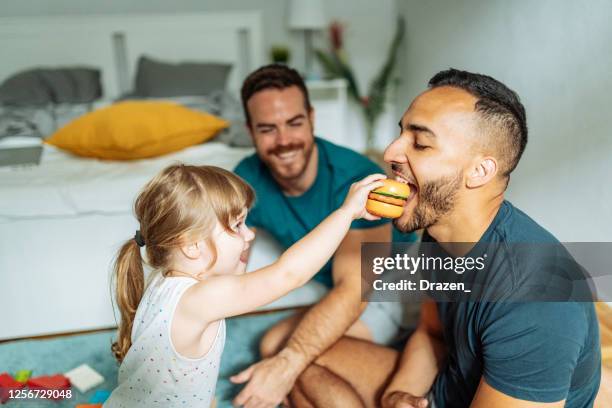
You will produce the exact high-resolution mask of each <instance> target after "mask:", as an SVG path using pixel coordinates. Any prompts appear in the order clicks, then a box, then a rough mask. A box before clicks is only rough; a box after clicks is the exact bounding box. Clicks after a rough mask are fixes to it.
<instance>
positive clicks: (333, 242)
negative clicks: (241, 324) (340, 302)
mask: <svg viewBox="0 0 612 408" xmlns="http://www.w3.org/2000/svg"><path fill="white" fill-rule="evenodd" d="M383 178H385V176H384V175H382V174H373V175H370V176H368V177H366V178H364V179H363V180H361V181H359V182H356V183H354V184H353V185H352V186H351V188H350V190H349V193H348V195H347V197H346V199H345V201H344V203H343V204H342V206H341V207H340V208H339V209H337V210H336V211H334V212H333V213H331V214H330V215H329V216H328V217H327V218H325V219H324V220H323V222H321V224H319V225H318V226H317V227H316V228H315V229H313V230H312V231H311V232H310V233H308V234H307V235H306V236H304V237H303V238H302V239H301V240H299V241H298V242H296V243H295V244H294V245H292V246H291V247H290V248H289V249H288V250H287V251H285V253H283V254H282V255H281V256H280V258H279V259H278V260H277V261H276V262H274V263H273V264H272V265H269V266H266V267H264V268H261V269H258V270H256V271H254V272H251V273H247V274H244V275H222V276H214V277H211V278H209V279H207V280H206V281H202V282H200V283H198V284H196V285H194V286H193V287H192V288H190V289H189V291H191V293H190V294H189V295H188V298H190V301H188V303H189V304H190V305H189V306H188V309H189V311H190V312H191V313H193V314H194V316H193V317H194V318H197V319H198V320H199V321H202V322H205V323H206V322H211V321H215V320H218V319H221V318H224V317H230V316H236V315H240V314H244V313H247V312H250V311H252V310H254V309H256V308H258V307H260V306H263V305H265V304H267V303H270V302H272V301H274V300H276V299H278V298H280V297H281V296H283V295H285V294H286V293H288V292H289V291H291V290H293V289H295V288H297V287H299V286H302V285H304V284H305V283H306V282H308V281H309V280H310V279H311V278H312V276H313V275H314V274H316V273H317V272H318V271H319V270H320V269H321V268H322V267H323V266H324V265H325V263H326V262H327V261H328V260H329V258H331V257H332V255H333V254H334V252H335V251H336V249H337V248H338V245H340V243H341V242H342V239H343V238H344V236H345V235H346V233H347V231H348V230H349V228H350V225H351V222H352V221H353V220H354V219H357V218H365V219H367V220H377V219H379V217H376V216H373V215H371V214H369V213H368V212H367V211H366V210H365V203H366V200H367V198H368V194H369V193H370V191H371V190H373V189H375V188H378V187H380V186H381V185H382V183H381V182H380V181H379V180H381V179H383ZM355 273H358V272H357V271H356V272H355ZM186 295H187V294H186ZM204 305H205V306H204Z"/></svg>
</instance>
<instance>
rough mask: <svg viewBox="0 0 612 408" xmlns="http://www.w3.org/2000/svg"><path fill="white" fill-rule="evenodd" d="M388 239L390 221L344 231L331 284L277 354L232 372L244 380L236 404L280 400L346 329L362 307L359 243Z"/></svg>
mask: <svg viewBox="0 0 612 408" xmlns="http://www.w3.org/2000/svg"><path fill="white" fill-rule="evenodd" d="M390 237H391V225H390V224H385V225H382V226H379V227H374V228H368V229H352V230H350V231H349V232H348V234H347V235H346V237H345V238H344V240H343V241H342V243H341V244H340V246H339V248H338V250H337V251H336V254H335V255H334V260H333V263H332V273H333V279H334V288H333V289H332V290H331V291H330V292H329V293H328V294H327V295H326V296H325V297H324V298H323V299H322V300H321V301H320V302H319V303H317V304H316V305H314V306H313V307H312V308H310V310H309V311H308V312H307V313H306V314H305V315H304V317H303V318H302V320H301V321H300V323H299V324H298V326H297V327H296V329H295V331H294V332H293V334H292V335H291V337H290V338H289V339H288V341H287V343H286V345H285V347H284V348H283V349H282V350H281V351H280V352H279V353H278V354H277V355H276V356H273V357H271V358H269V359H266V360H263V361H262V362H260V363H257V364H256V365H254V366H251V367H249V368H248V369H247V370H246V371H244V372H242V373H240V374H238V376H236V382H244V381H246V380H249V384H248V385H247V386H246V387H245V388H244V389H243V390H242V392H241V393H240V394H238V396H237V397H236V399H235V403H236V404H238V405H243V404H246V403H247V402H249V400H251V399H254V400H255V401H258V402H261V403H263V404H269V405H276V404H278V403H280V401H281V400H282V399H283V398H284V397H285V396H286V395H287V394H288V393H289V391H290V390H291V388H292V387H293V384H294V383H295V380H296V379H297V378H298V377H299V375H300V374H301V373H302V371H304V370H305V369H306V367H308V365H309V364H310V363H311V362H312V361H314V360H315V359H316V358H317V357H318V356H319V355H321V354H322V353H323V352H324V351H325V350H327V349H328V348H329V347H330V346H331V345H333V344H334V343H335V342H336V341H337V340H338V339H339V338H340V337H341V336H342V335H343V334H344V333H346V331H347V330H348V329H349V327H350V326H351V325H352V324H353V323H354V322H355V321H356V320H357V319H358V317H359V316H360V314H361V312H362V311H363V309H364V308H365V306H366V304H365V303H362V302H361V272H360V271H361V243H362V242H388V241H389V240H390ZM281 394H282V395H281ZM271 395H273V397H270V396H271ZM279 396H280V399H279ZM269 405H264V406H269ZM247 406H248V404H247Z"/></svg>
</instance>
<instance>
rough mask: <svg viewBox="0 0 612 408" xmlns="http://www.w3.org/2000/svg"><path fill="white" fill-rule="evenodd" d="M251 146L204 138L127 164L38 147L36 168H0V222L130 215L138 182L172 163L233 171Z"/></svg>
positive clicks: (148, 178) (141, 183) (143, 182)
mask: <svg viewBox="0 0 612 408" xmlns="http://www.w3.org/2000/svg"><path fill="white" fill-rule="evenodd" d="M252 152H253V149H252V148H235V147H229V146H227V145H225V144H223V143H218V142H209V143H204V144H200V145H197V146H193V147H190V148H188V149H185V150H182V151H180V152H176V153H173V154H169V155H165V156H162V157H157V158H153V159H146V160H134V161H128V162H118V161H104V160H96V159H89V158H80V157H76V156H73V155H71V154H69V153H66V152H64V151H62V150H60V149H57V148H55V147H53V146H49V145H43V152H42V156H41V160H40V164H39V165H38V166H23V167H2V168H0V222H3V221H4V222H7V221H10V220H12V219H20V218H41V217H42V218H44V217H57V216H75V215H83V214H126V213H130V212H131V209H132V205H133V201H134V199H135V197H136V196H137V194H138V192H139V190H140V189H141V188H142V186H143V185H144V184H145V183H146V182H147V181H148V180H150V179H151V178H152V177H153V176H154V175H155V174H157V173H158V172H159V171H160V170H161V169H163V168H164V167H166V166H168V165H170V164H172V163H175V162H177V161H180V162H184V163H188V164H195V165H202V164H208V165H215V166H219V167H223V168H225V169H229V170H231V169H233V168H234V166H235V165H236V164H238V162H239V161H240V160H241V159H242V158H244V157H245V156H247V155H248V154H250V153H252Z"/></svg>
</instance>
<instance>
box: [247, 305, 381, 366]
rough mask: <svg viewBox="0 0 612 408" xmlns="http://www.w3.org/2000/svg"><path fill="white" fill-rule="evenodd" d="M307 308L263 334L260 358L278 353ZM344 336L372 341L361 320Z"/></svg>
mask: <svg viewBox="0 0 612 408" xmlns="http://www.w3.org/2000/svg"><path fill="white" fill-rule="evenodd" d="M306 311H307V310H300V311H298V312H297V313H295V314H294V315H292V316H289V317H288V318H286V319H284V320H281V321H280V322H278V323H276V324H275V325H274V326H272V328H270V330H268V331H267V332H266V334H264V336H263V337H262V339H261V341H260V343H259V352H260V354H261V357H262V358H266V357H270V356H273V355H275V354H276V353H278V352H279V351H280V350H281V348H283V346H284V345H285V343H287V340H288V339H289V337H291V334H292V333H293V331H294V330H295V328H296V327H297V326H298V324H299V323H300V321H301V320H302V318H303V317H304V314H306ZM346 336H349V337H354V338H357V339H363V340H368V341H372V333H370V329H369V328H368V327H367V326H366V325H365V323H363V322H362V321H361V320H357V321H356V322H355V323H353V325H352V326H351V327H349V329H348V331H347V332H346Z"/></svg>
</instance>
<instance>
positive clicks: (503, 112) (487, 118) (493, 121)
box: [429, 68, 527, 177]
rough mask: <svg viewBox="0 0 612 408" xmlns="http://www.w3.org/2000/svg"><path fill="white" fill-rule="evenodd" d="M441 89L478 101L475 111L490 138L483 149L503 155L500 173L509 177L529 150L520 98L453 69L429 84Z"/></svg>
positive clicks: (489, 80) (487, 78)
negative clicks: (460, 91) (464, 93)
mask: <svg viewBox="0 0 612 408" xmlns="http://www.w3.org/2000/svg"><path fill="white" fill-rule="evenodd" d="M440 86H452V87H455V88H460V89H463V90H465V91H467V92H469V93H470V94H472V95H473V96H474V97H476V98H477V99H478V100H477V102H476V105H475V107H474V108H475V110H476V112H477V113H478V114H479V116H480V119H481V128H482V134H483V135H482V137H483V138H486V140H483V141H482V142H483V145H484V146H489V147H491V148H492V149H494V151H495V152H496V153H498V154H499V157H498V160H500V173H501V175H502V176H503V177H508V176H509V175H510V173H512V171H513V170H514V169H515V168H516V165H517V164H518V162H519V160H520V159H521V156H522V154H523V151H525V146H527V117H526V114H525V107H524V106H523V104H522V103H521V101H520V98H519V96H518V95H517V94H516V92H514V91H513V90H512V89H510V88H508V87H507V86H506V85H504V84H502V83H501V82H499V81H498V80H496V79H494V78H491V77H490V76H487V75H482V74H475V73H472V72H467V71H460V70H456V69H452V68H451V69H448V70H446V71H440V72H438V73H437V74H436V75H434V76H433V78H431V79H430V80H429V87H430V88H437V87H440Z"/></svg>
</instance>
